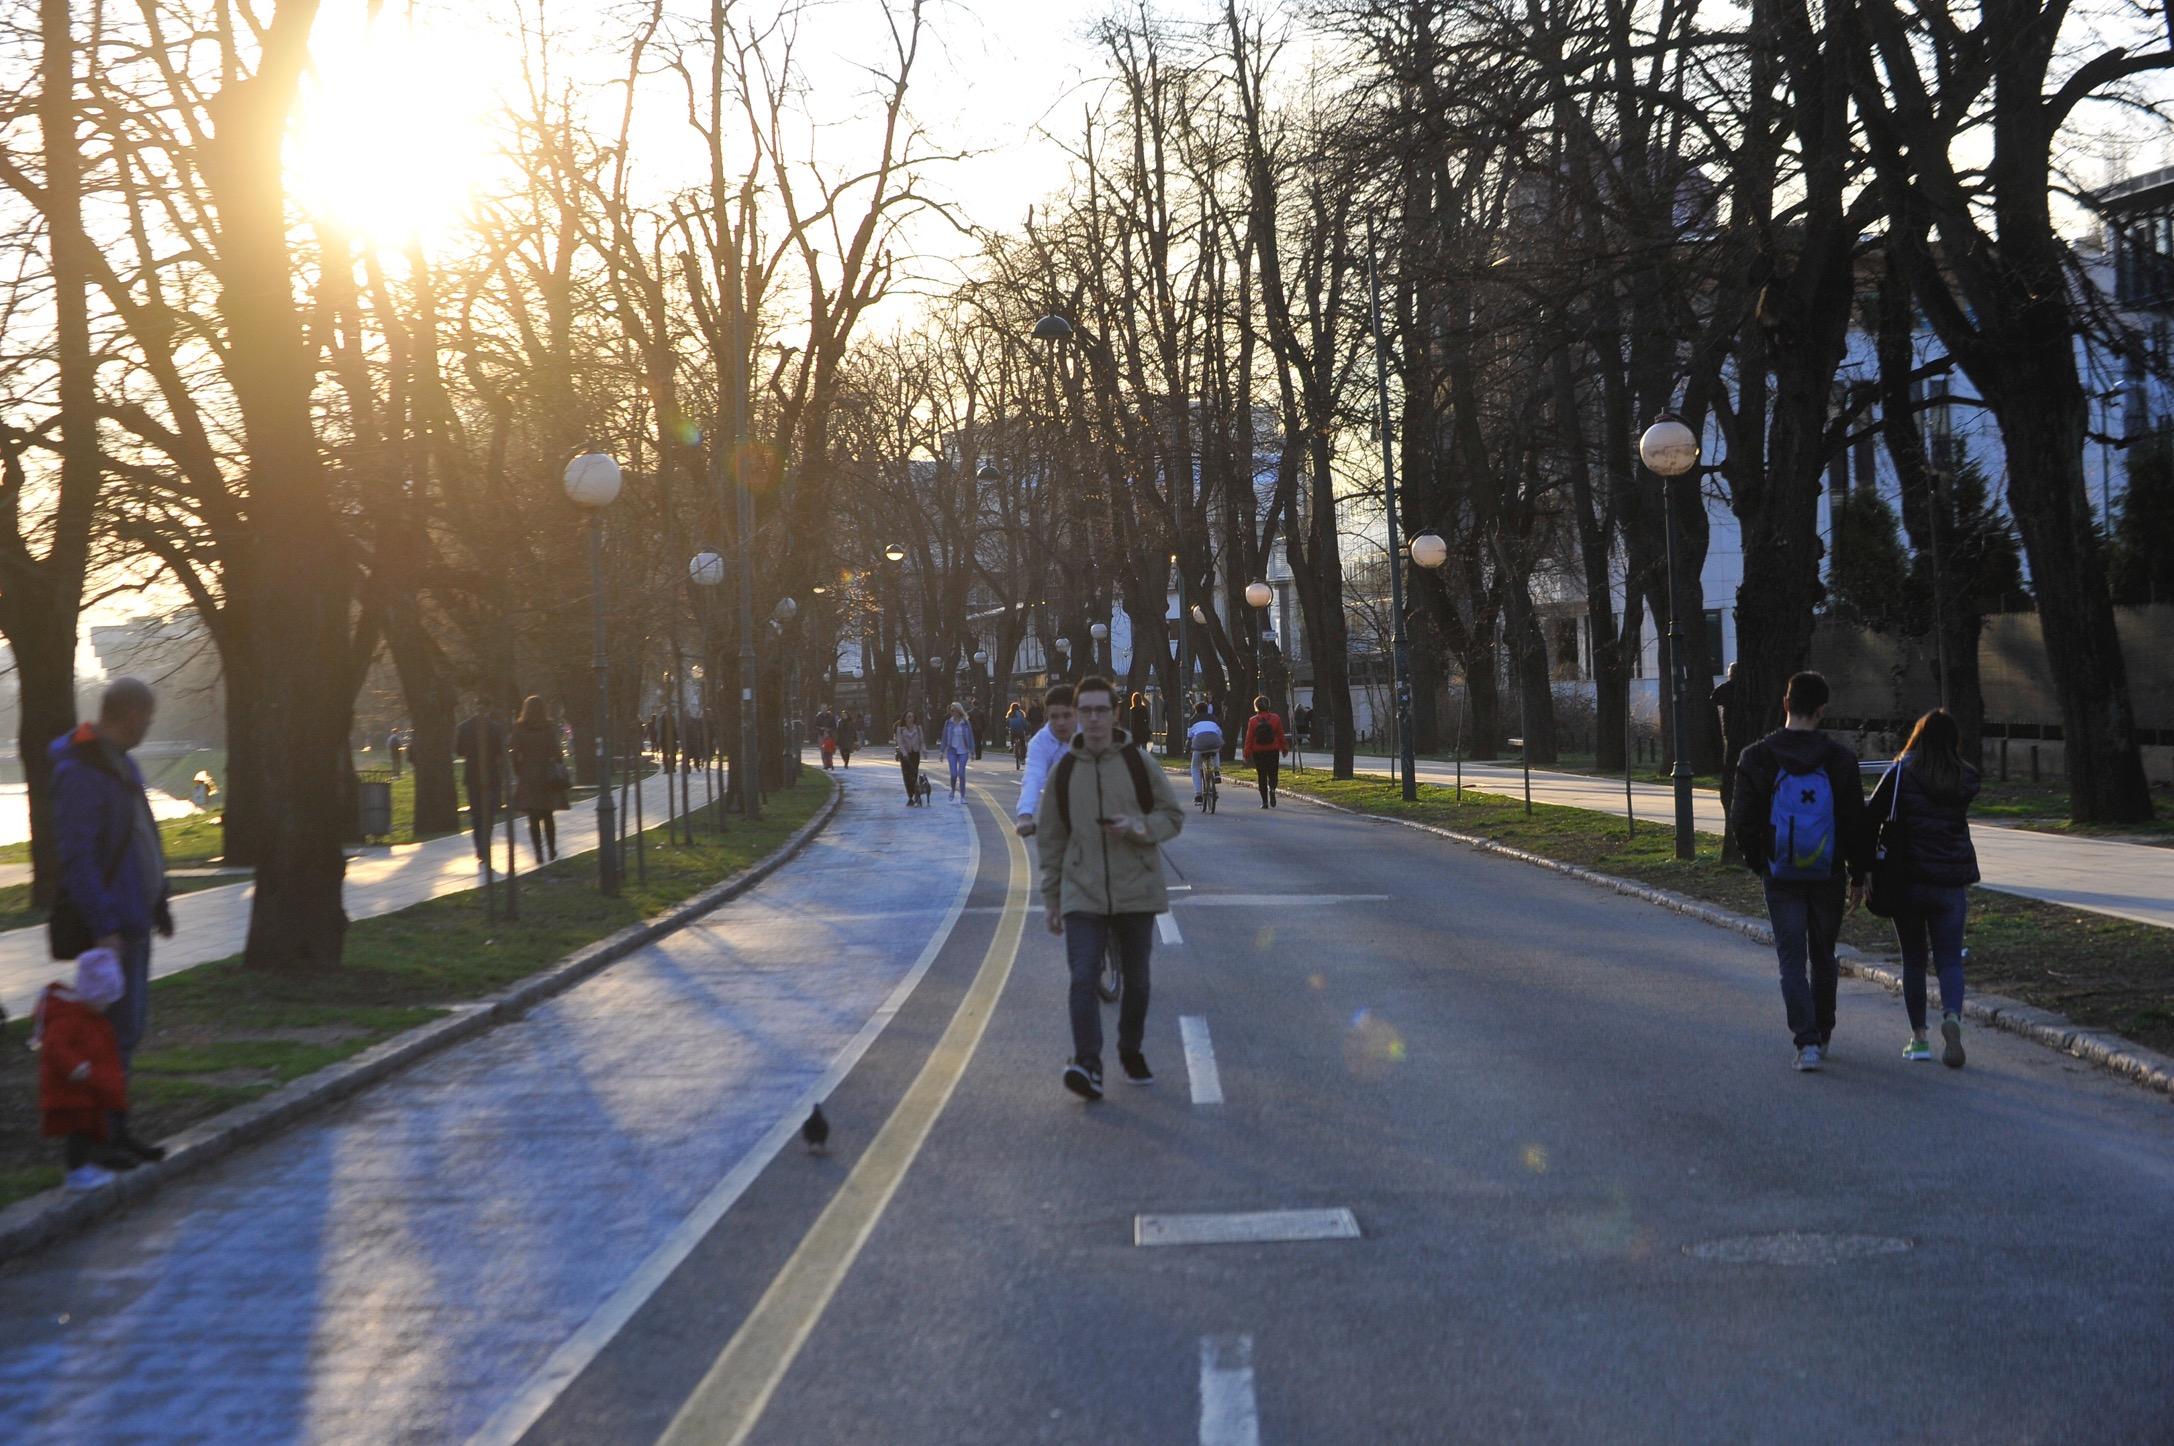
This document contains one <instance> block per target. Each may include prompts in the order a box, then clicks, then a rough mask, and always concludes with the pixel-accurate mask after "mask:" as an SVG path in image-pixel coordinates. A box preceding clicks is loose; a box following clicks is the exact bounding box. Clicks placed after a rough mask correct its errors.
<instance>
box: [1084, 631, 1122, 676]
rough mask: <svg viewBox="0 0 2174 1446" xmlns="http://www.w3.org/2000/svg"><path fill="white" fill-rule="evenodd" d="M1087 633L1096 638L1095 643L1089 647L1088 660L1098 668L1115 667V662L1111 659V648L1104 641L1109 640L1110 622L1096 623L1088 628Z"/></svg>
mask: <svg viewBox="0 0 2174 1446" xmlns="http://www.w3.org/2000/svg"><path fill="white" fill-rule="evenodd" d="M1087 634H1088V636H1089V637H1091V638H1093V639H1094V643H1093V645H1092V646H1090V647H1089V648H1088V649H1087V653H1088V661H1089V662H1090V663H1092V664H1093V665H1094V666H1095V667H1098V668H1105V669H1107V668H1111V667H1114V666H1115V664H1114V663H1112V662H1111V660H1110V656H1109V649H1108V648H1106V647H1104V646H1103V644H1104V643H1106V642H1108V641H1109V636H1110V625H1109V624H1108V623H1096V624H1095V625H1094V626H1092V627H1090V628H1089V629H1087Z"/></svg>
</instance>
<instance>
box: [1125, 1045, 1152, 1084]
mask: <svg viewBox="0 0 2174 1446" xmlns="http://www.w3.org/2000/svg"><path fill="white" fill-rule="evenodd" d="M1117 1062H1118V1063H1119V1064H1121V1065H1123V1066H1124V1067H1125V1082H1126V1083H1128V1084H1136V1085H1151V1084H1153V1083H1155V1071H1153V1070H1151V1069H1149V1068H1148V1067H1147V1056H1146V1055H1144V1054H1142V1053H1140V1051H1138V1050H1136V1049H1121V1050H1119V1051H1118V1052H1117Z"/></svg>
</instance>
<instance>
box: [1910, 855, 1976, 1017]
mask: <svg viewBox="0 0 2174 1446" xmlns="http://www.w3.org/2000/svg"><path fill="white" fill-rule="evenodd" d="M1902 900H1903V901H1902V907H1901V908H1899V909H1897V910H1896V911H1895V942H1896V943H1897V944H1899V945H1901V946H1902V1003H1903V1007H1904V1008H1906V1009H1908V1010H1909V1011H1910V1028H1912V1029H1913V1030H1916V1031H1918V1032H1919V1033H1923V1032H1924V1029H1925V962H1926V959H1927V958H1928V956H1929V957H1930V959H1931V961H1932V964H1933V967H1934V968H1935V969H1936V970H1937V971H1938V972H1939V975H1940V1012H1941V1013H1942V1014H1961V1013H1962V1012H1963V918H1964V916H1965V915H1966V914H1968V913H1969V911H1970V893H1969V890H1967V889H1963V888H1959V887H1951V886H1948V885H1944V884H1911V885H1910V886H1909V888H1907V889H1906V890H1904V891H1903V896H1902Z"/></svg>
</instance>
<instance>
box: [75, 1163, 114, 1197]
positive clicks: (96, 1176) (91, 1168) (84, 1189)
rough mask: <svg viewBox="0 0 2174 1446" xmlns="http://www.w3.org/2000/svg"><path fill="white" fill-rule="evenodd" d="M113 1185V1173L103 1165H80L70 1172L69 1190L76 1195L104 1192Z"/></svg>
mask: <svg viewBox="0 0 2174 1446" xmlns="http://www.w3.org/2000/svg"><path fill="white" fill-rule="evenodd" d="M112 1183H113V1172H112V1171H111V1170H109V1169H107V1168H106V1167H105V1166H103V1165H78V1166H76V1167H75V1168H74V1169H73V1170H70V1171H69V1172H68V1189H69V1190H70V1191H71V1192H72V1193H74V1194H78V1195H81V1194H87V1193H89V1192H90V1191H92V1190H102V1189H104V1188H105V1187H106V1186H108V1185H111V1184H112Z"/></svg>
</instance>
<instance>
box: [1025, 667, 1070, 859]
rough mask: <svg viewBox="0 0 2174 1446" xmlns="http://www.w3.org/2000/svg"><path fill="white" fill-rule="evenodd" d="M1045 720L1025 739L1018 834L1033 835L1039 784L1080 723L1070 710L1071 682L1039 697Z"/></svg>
mask: <svg viewBox="0 0 2174 1446" xmlns="http://www.w3.org/2000/svg"><path fill="white" fill-rule="evenodd" d="M1042 708H1043V716H1044V717H1046V718H1047V719H1048V720H1049V721H1048V722H1046V723H1044V724H1043V725H1042V726H1041V727H1040V728H1039V729H1038V730H1036V732H1035V734H1034V736H1033V737H1032V738H1030V739H1028V740H1027V769H1026V772H1025V773H1023V774H1022V775H1020V778H1019V804H1018V807H1016V808H1014V809H1013V810H1012V813H1013V815H1014V819H1013V824H1012V827H1013V829H1014V831H1015V832H1017V833H1018V835H1019V836H1020V837H1021V838H1031V837H1033V835H1034V817H1035V814H1036V812H1037V811H1038V810H1039V809H1040V807H1041V802H1042V786H1043V785H1044V784H1046V783H1047V782H1049V773H1050V770H1051V769H1053V768H1055V767H1056V766H1057V760H1058V759H1060V758H1062V757H1063V756H1064V750H1065V749H1067V748H1069V747H1071V746H1072V735H1073V733H1074V731H1075V730H1077V729H1078V727H1079V716H1078V715H1077V714H1076V713H1074V712H1073V711H1072V685H1071V684H1069V683H1059V684H1058V685H1057V686H1056V687H1054V688H1051V689H1050V690H1049V692H1048V694H1047V695H1046V696H1045V697H1044V698H1043V700H1042Z"/></svg>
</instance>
